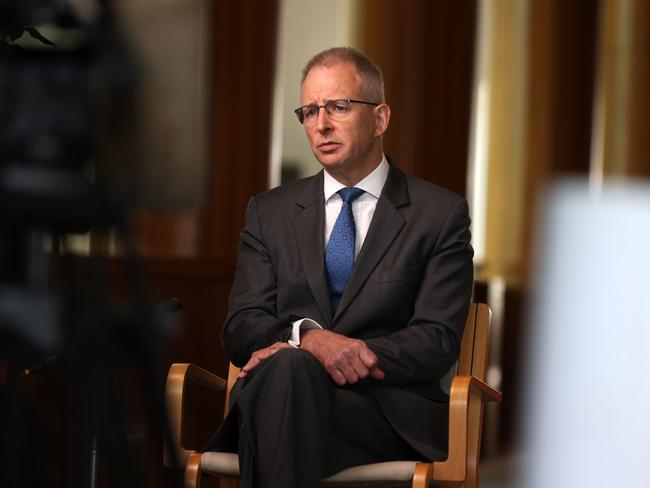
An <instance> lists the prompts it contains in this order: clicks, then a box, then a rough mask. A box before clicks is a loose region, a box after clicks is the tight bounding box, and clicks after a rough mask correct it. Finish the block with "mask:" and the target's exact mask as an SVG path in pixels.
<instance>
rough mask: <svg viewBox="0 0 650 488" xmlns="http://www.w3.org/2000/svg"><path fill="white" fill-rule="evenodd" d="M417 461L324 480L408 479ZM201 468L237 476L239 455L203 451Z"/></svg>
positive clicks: (353, 471) (347, 472)
mask: <svg viewBox="0 0 650 488" xmlns="http://www.w3.org/2000/svg"><path fill="white" fill-rule="evenodd" d="M416 464H417V461H389V462H385V463H374V464H364V465H362V466H353V467H351V468H347V469H344V470H343V471H340V472H339V473H336V474H335V475H334V476H330V477H329V478H326V479H325V480H324V481H326V482H331V483H351V482H354V483H359V482H366V483H368V482H373V481H406V482H408V481H410V480H411V479H412V478H413V473H414V472H415V465H416ZM201 470H202V471H203V472H204V473H206V474H213V475H223V476H231V477H235V478H236V477H238V476H239V456H237V454H234V453H230V452H204V453H203V456H201Z"/></svg>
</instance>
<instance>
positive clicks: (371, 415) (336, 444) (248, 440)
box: [205, 349, 422, 488]
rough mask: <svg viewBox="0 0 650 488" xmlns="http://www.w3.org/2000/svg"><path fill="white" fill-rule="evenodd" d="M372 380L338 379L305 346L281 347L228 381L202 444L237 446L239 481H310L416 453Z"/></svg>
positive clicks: (257, 485)
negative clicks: (221, 410)
mask: <svg viewBox="0 0 650 488" xmlns="http://www.w3.org/2000/svg"><path fill="white" fill-rule="evenodd" d="M374 388H381V386H373V385H350V386H343V387H339V386H337V385H336V384H335V383H334V382H333V381H332V380H331V379H330V377H329V375H328V373H327V372H326V371H325V369H324V367H323V366H322V365H321V364H320V363H319V362H318V360H317V359H316V358H315V357H314V356H313V355H312V354H311V353H309V352H307V351H303V350H300V349H282V350H280V351H278V352H277V353H275V354H274V355H273V356H271V357H269V358H267V359H265V360H264V361H263V362H262V363H260V364H259V365H258V366H257V367H256V368H255V369H254V370H253V371H251V373H250V374H249V376H248V377H247V378H245V380H244V381H242V380H239V381H238V382H237V384H236V385H235V387H233V399H232V402H231V403H232V406H231V411H230V413H229V415H228V417H227V418H226V419H225V420H224V423H223V424H222V426H221V428H220V429H219V431H218V432H217V433H216V434H215V436H214V437H213V439H212V440H211V441H210V442H209V443H208V445H207V446H206V448H205V450H210V451H234V450H237V451H238V452H239V465H240V472H241V486H242V487H243V488H267V487H269V488H271V487H273V488H277V487H283V488H292V487H295V488H312V487H318V486H319V482H320V480H321V479H322V478H324V477H327V476H331V475H333V474H335V473H337V472H338V471H340V470H342V469H344V468H346V467H350V466H355V465H359V464H367V463H373V462H382V461H391V460H400V459H410V460H420V459H422V456H421V455H420V454H418V453H417V452H416V451H415V450H414V449H412V448H411V447H410V446H409V445H408V444H407V443H406V442H405V441H404V440H403V439H402V438H401V437H400V436H399V435H398V434H397V432H396V431H395V430H394V429H393V428H392V426H391V425H390V423H389V422H388V420H387V419H386V417H385V416H384V414H383V412H382V410H381V407H380V406H379V404H378V402H377V401H376V399H375V397H374V395H373V393H372V391H373V389H374ZM233 448H234V449H233Z"/></svg>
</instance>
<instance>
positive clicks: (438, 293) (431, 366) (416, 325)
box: [366, 200, 474, 385]
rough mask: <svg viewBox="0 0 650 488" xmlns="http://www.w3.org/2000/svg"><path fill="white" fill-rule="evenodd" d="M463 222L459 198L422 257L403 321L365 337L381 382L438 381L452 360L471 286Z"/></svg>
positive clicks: (463, 208) (462, 204) (465, 217)
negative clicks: (385, 331) (378, 334)
mask: <svg viewBox="0 0 650 488" xmlns="http://www.w3.org/2000/svg"><path fill="white" fill-rule="evenodd" d="M469 224H470V219H469V210H468V206H467V202H466V201H465V200H459V201H458V202H457V203H456V204H455V205H454V206H453V207H452V209H451V211H450V212H449V214H448V215H447V217H446V219H445V221H444V224H443V227H442V230H441V232H440V235H439V238H438V239H437V241H436V243H435V245H434V246H433V249H432V251H431V252H430V254H429V256H428V258H427V261H426V264H425V266H424V271H423V276H422V280H421V284H420V287H419V290H418V293H417V295H416V299H415V302H414V304H413V313H412V315H411V318H410V319H409V321H408V323H407V324H405V327H404V328H402V329H400V330H398V331H396V332H394V333H391V334H389V335H386V336H382V337H377V338H373V339H368V340H367V341H366V342H367V344H368V346H369V347H370V349H372V351H373V352H374V353H375V354H376V355H377V356H378V358H379V367H380V368H381V369H382V370H383V371H384V372H385V373H386V378H385V380H383V383H384V384H392V385H404V384H412V383H419V382H424V381H431V380H435V379H439V378H441V377H443V376H444V375H445V374H446V373H447V372H448V371H449V369H450V368H451V366H452V365H453V364H454V362H455V361H456V360H457V358H458V354H459V350H460V340H461V337H462V334H463V329H464V326H465V321H466V318H467V312H468V308H469V302H470V299H471V293H472V286H473V264H472V257H473V254H474V252H473V250H472V247H471V245H470V231H469Z"/></svg>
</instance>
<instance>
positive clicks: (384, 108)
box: [375, 103, 390, 137]
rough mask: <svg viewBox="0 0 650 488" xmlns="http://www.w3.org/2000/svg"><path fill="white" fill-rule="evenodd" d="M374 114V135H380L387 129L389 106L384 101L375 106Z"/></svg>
mask: <svg viewBox="0 0 650 488" xmlns="http://www.w3.org/2000/svg"><path fill="white" fill-rule="evenodd" d="M375 116H376V119H375V137H380V136H382V135H383V134H384V132H386V131H387V130H388V123H389V122H390V107H389V106H388V105H386V104H385V103H382V104H381V105H379V106H378V107H375Z"/></svg>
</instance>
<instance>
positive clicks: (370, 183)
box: [323, 155, 390, 202]
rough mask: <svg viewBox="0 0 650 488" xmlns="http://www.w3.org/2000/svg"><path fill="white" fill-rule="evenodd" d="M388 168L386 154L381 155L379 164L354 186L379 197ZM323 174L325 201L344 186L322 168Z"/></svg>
mask: <svg viewBox="0 0 650 488" xmlns="http://www.w3.org/2000/svg"><path fill="white" fill-rule="evenodd" d="M389 168H390V167H389V165H388V161H387V160H386V156H385V155H383V156H382V158H381V163H379V166H377V167H376V168H375V169H374V170H373V171H372V173H370V174H369V175H368V176H366V177H365V178H364V179H362V180H361V181H360V182H359V183H357V184H356V185H354V186H355V188H360V189H362V190H363V191H365V192H366V193H369V194H370V195H372V196H373V197H375V198H377V199H379V195H381V190H382V189H383V188H384V183H386V178H388V170H389ZM323 175H324V178H323V191H324V193H325V201H326V202H327V201H328V200H329V199H330V198H332V195H334V194H335V193H336V192H337V191H339V190H340V189H341V188H345V185H344V184H342V183H340V182H339V181H337V180H336V179H334V177H333V176H332V175H330V174H329V173H328V172H327V171H324V170H323Z"/></svg>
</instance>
